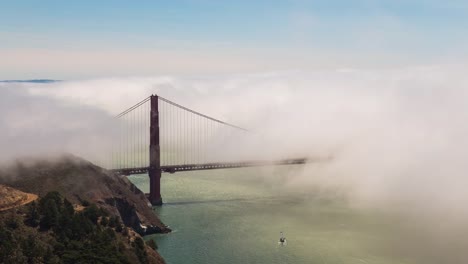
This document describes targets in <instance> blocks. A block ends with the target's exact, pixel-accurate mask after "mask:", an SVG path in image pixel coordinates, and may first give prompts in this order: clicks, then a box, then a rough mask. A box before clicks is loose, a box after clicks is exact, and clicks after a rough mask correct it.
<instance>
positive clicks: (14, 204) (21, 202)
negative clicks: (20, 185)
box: [0, 193, 38, 211]
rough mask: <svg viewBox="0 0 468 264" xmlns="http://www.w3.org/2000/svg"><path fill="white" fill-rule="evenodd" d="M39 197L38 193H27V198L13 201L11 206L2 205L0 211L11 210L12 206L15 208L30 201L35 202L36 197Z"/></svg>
mask: <svg viewBox="0 0 468 264" xmlns="http://www.w3.org/2000/svg"><path fill="white" fill-rule="evenodd" d="M37 198H38V196H37V195H35V194H32V193H26V199H22V200H20V201H18V202H16V203H13V204H11V205H9V206H4V207H1V208H0V211H5V210H9V209H12V208H15V207H18V206H22V205H25V204H28V203H30V202H33V201H35V200H36V199H37Z"/></svg>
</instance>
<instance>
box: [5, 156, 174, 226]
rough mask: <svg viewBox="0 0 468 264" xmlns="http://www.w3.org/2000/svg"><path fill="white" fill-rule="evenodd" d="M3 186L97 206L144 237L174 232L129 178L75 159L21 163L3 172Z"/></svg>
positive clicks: (41, 195) (69, 157)
mask: <svg viewBox="0 0 468 264" xmlns="http://www.w3.org/2000/svg"><path fill="white" fill-rule="evenodd" d="M0 184H5V185H8V186H11V187H14V188H16V189H18V190H20V191H23V192H28V193H33V194H37V195H39V196H40V197H43V196H44V195H45V194H46V193H48V192H51V191H57V192H59V193H60V194H61V195H63V196H64V197H65V198H67V199H68V200H69V201H70V202H72V203H74V204H82V203H84V202H92V203H96V204H98V205H99V206H100V207H103V208H104V209H106V210H108V211H109V212H110V213H112V214H114V215H118V216H120V218H121V219H122V221H123V223H124V224H125V225H127V226H129V227H132V228H133V229H135V231H137V232H138V233H140V234H141V235H145V234H151V233H167V232H170V229H169V228H167V227H166V226H165V225H164V224H163V223H162V222H161V221H160V220H159V218H158V217H157V216H156V214H155V212H154V211H153V210H152V209H151V207H150V206H149V201H148V199H147V198H146V196H145V195H144V193H143V192H141V191H140V190H139V189H138V188H136V187H135V186H134V185H133V184H132V183H131V182H130V181H129V180H128V179H127V178H125V177H119V176H117V175H115V174H113V173H111V172H109V171H106V170H104V169H102V168H100V167H97V166H95V165H93V164H92V163H90V162H88V161H85V160H83V159H80V158H78V157H75V156H72V155H65V156H61V157H59V158H55V159H53V160H28V161H17V162H16V163H14V164H13V165H10V166H8V167H6V168H3V169H0ZM141 225H143V226H146V227H147V228H146V229H145V228H142V226H141Z"/></svg>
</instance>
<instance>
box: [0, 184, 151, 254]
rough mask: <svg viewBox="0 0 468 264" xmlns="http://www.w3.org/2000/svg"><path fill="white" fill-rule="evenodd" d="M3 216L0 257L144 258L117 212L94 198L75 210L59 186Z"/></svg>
mask: <svg viewBox="0 0 468 264" xmlns="http://www.w3.org/2000/svg"><path fill="white" fill-rule="evenodd" d="M2 220H3V221H1V222H0V263H133V262H135V260H136V259H138V261H139V262H140V263H148V256H147V253H146V247H145V244H144V242H143V240H142V239H141V238H139V237H136V238H135V239H134V241H133V242H132V243H131V245H130V244H129V243H128V241H130V239H129V238H126V237H125V236H124V235H123V234H121V233H120V232H121V231H122V230H126V228H123V227H122V224H121V222H120V219H119V218H118V217H117V216H111V217H109V213H108V212H106V211H105V210H103V209H102V208H99V207H97V206H96V205H95V204H89V206H88V207H86V208H85V209H84V210H82V211H80V212H76V211H75V210H74V208H73V205H72V204H71V203H70V202H69V201H68V200H67V199H64V198H63V197H62V196H61V195H60V194H59V193H58V192H50V193H48V194H47V195H46V196H45V197H43V198H42V199H40V200H39V202H38V203H36V202H33V203H31V204H29V205H28V206H27V207H26V208H25V209H24V214H22V213H21V212H20V213H19V214H11V215H4V218H3V219H2ZM126 243H127V245H126ZM132 256H133V258H132Z"/></svg>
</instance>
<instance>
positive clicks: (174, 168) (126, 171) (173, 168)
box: [111, 158, 311, 175]
mask: <svg viewBox="0 0 468 264" xmlns="http://www.w3.org/2000/svg"><path fill="white" fill-rule="evenodd" d="M309 162H311V160H310V159H305V158H300V159H284V160H277V161H243V162H219V163H205V164H184V165H168V166H161V167H160V169H161V172H168V173H175V172H179V171H196V170H215V169H231V168H243V167H259V166H273V165H296V164H305V163H309ZM149 169H150V167H139V168H123V169H113V170H111V171H113V172H115V173H117V174H120V175H132V174H146V173H148V172H149Z"/></svg>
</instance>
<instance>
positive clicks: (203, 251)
mask: <svg viewBox="0 0 468 264" xmlns="http://www.w3.org/2000/svg"><path fill="white" fill-rule="evenodd" d="M294 169H295V168H294V167H293V166H291V167H289V168H287V167H282V168H279V169H272V170H271V172H272V173H271V175H269V176H268V177H265V173H264V171H262V170H260V169H256V168H246V169H230V170H211V171H197V172H184V173H175V174H163V178H162V195H163V200H164V205H163V206H162V207H156V208H154V210H155V212H156V213H157V214H158V215H159V216H160V218H161V219H162V221H163V222H164V223H165V224H167V225H169V226H170V227H171V228H172V229H173V232H172V233H170V234H164V235H159V234H158V235H151V236H147V237H146V239H155V241H156V243H157V245H158V247H159V252H160V253H161V255H162V256H163V257H164V259H165V260H166V262H167V263H168V264H179V263H197V264H198V263H200V264H201V263H203V264H206V263H229V264H231V263H232V264H234V263H324V264H366V263H368V264H370V263H372V264H398V263H408V264H409V263H417V262H416V261H415V260H414V259H413V257H412V256H411V254H405V251H404V250H401V248H400V247H398V246H397V245H398V244H399V243H398V242H399V239H400V236H399V235H398V227H396V226H395V223H393V221H392V220H391V219H389V218H388V217H387V216H386V215H384V214H382V213H381V212H377V211H373V210H364V209H352V208H350V207H348V206H346V204H345V203H344V202H343V201H340V199H329V198H323V197H320V196H317V195H315V194H314V192H313V191H303V192H290V191H289V190H288V189H287V188H285V187H284V184H285V181H286V180H287V177H290V174H291V170H294ZM130 180H131V181H132V182H134V183H135V184H136V185H137V186H138V187H139V188H141V189H142V190H143V191H148V179H147V175H135V176H131V177H130ZM281 231H283V232H284V235H285V237H286V239H287V245H286V246H280V245H279V244H278V240H279V237H280V232H281Z"/></svg>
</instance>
